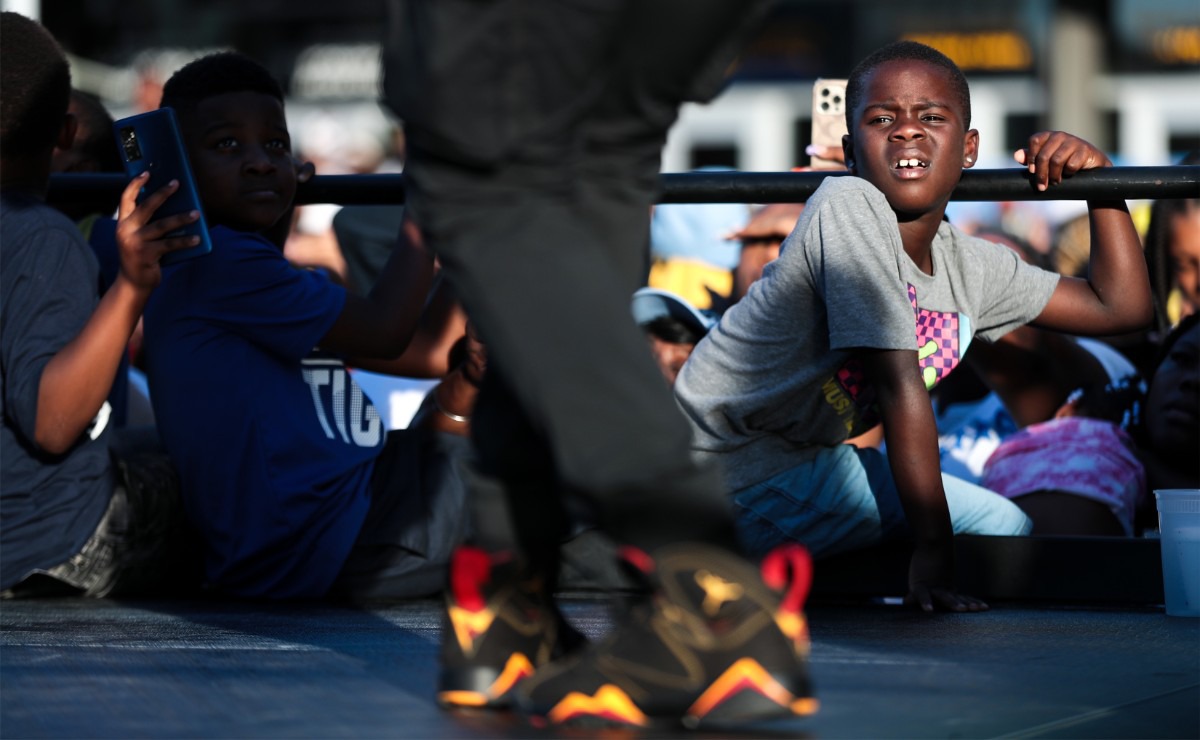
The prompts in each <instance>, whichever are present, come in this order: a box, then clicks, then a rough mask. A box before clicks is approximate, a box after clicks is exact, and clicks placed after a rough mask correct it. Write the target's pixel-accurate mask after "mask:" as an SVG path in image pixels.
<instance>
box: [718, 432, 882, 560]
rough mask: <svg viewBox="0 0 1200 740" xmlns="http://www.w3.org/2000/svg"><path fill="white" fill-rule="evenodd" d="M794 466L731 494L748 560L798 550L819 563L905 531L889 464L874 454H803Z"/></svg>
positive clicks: (840, 449)
mask: <svg viewBox="0 0 1200 740" xmlns="http://www.w3.org/2000/svg"><path fill="white" fill-rule="evenodd" d="M798 458H801V459H800V460H799V462H798V463H797V465H796V466H795V467H793V468H790V469H788V470H785V471H783V472H781V473H778V474H776V475H774V476H771V477H770V478H768V479H767V480H765V481H762V482H760V483H756V484H754V485H752V486H747V487H746V488H743V489H741V490H740V491H737V492H735V493H734V494H733V500H734V504H735V506H736V507H737V511H738V535H739V537H740V538H741V540H742V542H743V543H744V544H745V546H746V548H747V549H748V550H749V551H750V553H751V554H757V555H761V554H763V553H765V552H767V551H768V550H770V549H771V548H772V547H776V546H778V545H779V544H781V543H783V542H800V543H802V544H804V546H805V547H807V548H808V549H809V550H810V551H811V552H812V553H813V555H814V556H816V557H823V556H827V555H832V554H836V553H839V552H845V551H848V550H855V549H859V548H863V547H870V546H872V545H877V544H879V543H880V542H883V541H884V540H886V539H888V538H891V537H895V536H897V535H898V534H901V533H903V532H904V531H905V523H904V512H903V510H902V509H901V508H900V500H899V498H898V496H897V494H896V485H895V483H894V482H893V480H892V475H891V471H890V470H889V469H888V465H887V459H886V458H885V457H884V456H883V455H882V454H880V453H879V452H878V451H877V450H874V449H869V448H868V449H860V448H856V447H853V446H852V445H836V446H833V447H820V448H812V449H809V450H806V451H805V452H804V453H803V454H802V455H799V456H798Z"/></svg>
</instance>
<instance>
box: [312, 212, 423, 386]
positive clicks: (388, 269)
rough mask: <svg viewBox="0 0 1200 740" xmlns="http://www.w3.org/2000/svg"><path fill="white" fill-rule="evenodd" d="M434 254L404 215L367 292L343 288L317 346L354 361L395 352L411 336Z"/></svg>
mask: <svg viewBox="0 0 1200 740" xmlns="http://www.w3.org/2000/svg"><path fill="white" fill-rule="evenodd" d="M433 272H434V263H433V255H432V254H430V253H429V251H428V250H426V249H425V243H424V240H423V239H422V238H421V235H420V232H419V231H418V229H417V227H416V224H414V223H412V222H411V221H408V220H406V221H405V222H404V224H403V225H402V226H401V229H400V239H399V242H398V243H397V245H396V248H395V249H393V250H392V254H391V256H390V257H388V261H387V264H385V265H384V266H383V272H382V273H381V274H380V276H379V280H378V281H377V282H376V283H375V287H374V288H372V289H371V293H370V295H369V296H367V297H365V298H364V297H362V296H358V295H355V294H353V293H347V294H346V303H345V305H344V306H343V308H342V311H341V313H340V314H339V315H338V318H337V320H335V321H334V323H333V326H332V327H330V329H329V331H327V332H326V333H325V336H324V337H322V338H321V341H320V346H321V347H323V348H324V349H327V350H332V351H334V352H339V353H341V354H342V355H344V356H345V357H346V358H347V361H348V362H349V363H350V364H352V365H355V366H357V367H363V368H368V366H369V365H370V364H371V363H370V360H378V359H383V360H387V359H394V358H397V357H399V356H400V355H401V354H402V353H403V352H404V351H405V350H406V349H407V348H408V347H409V345H410V343H411V342H412V339H413V336H414V334H415V333H416V331H417V328H418V326H419V324H420V320H421V315H422V313H423V311H424V308H425V303H426V298H427V296H428V295H429V289H430V285H431V284H432V282H433Z"/></svg>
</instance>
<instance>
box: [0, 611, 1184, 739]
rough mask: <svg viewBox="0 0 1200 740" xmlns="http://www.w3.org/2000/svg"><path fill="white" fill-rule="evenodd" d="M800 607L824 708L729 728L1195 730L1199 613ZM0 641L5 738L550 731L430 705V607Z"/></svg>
mask: <svg viewBox="0 0 1200 740" xmlns="http://www.w3.org/2000/svg"><path fill="white" fill-rule="evenodd" d="M565 603H566V611H567V614H568V617H569V618H570V619H571V621H572V622H574V623H576V624H577V625H578V626H579V627H580V628H581V629H582V630H583V631H584V632H585V633H586V634H588V635H589V636H592V637H597V636H599V635H602V634H603V633H604V632H605V631H606V630H608V629H609V628H610V625H611V621H610V619H609V616H608V613H607V606H606V605H605V602H604V601H603V600H601V599H599V598H596V597H576V598H568V599H565ZM808 611H809V622H810V627H811V632H812V636H813V648H812V670H813V676H814V681H815V682H816V686H817V693H818V697H819V699H820V701H821V711H820V712H819V713H818V714H817V715H816V716H814V717H811V718H808V719H805V720H797V721H794V722H786V723H772V724H769V725H760V726H757V727H748V728H745V730H744V731H743V732H739V733H737V734H734V735H732V736H734V737H814V738H976V737H1055V738H1084V737H1087V738H1101V737H1143V738H1197V737H1200V620H1198V619H1181V618H1172V617H1167V616H1165V615H1164V614H1163V612H1162V608H1161V607H1148V608H1122V609H1099V608H1091V609H1089V608H1079V607H1071V608H1051V607H1031V606H1029V605H1027V604H1019V605H1017V604H1012V605H1006V604H1003V603H1000V604H995V605H994V607H993V609H992V610H991V611H990V612H986V613H983V614H972V615H949V614H940V615H934V616H926V615H921V614H918V613H916V612H913V611H909V610H907V609H905V608H902V607H899V606H891V605H885V604H872V603H818V604H814V605H811V606H810V608H809V610H808ZM0 630H2V631H0V735H2V736H3V737H4V738H31V737H70V738H101V737H121V738H142V737H153V738H168V737H170V738H175V737H195V738H275V737H289V738H290V737H319V738H336V737H356V738H393V737H396V738H452V737H547V736H553V735H554V733H551V732H547V731H539V730H535V729H534V728H532V727H530V726H528V725H526V724H525V723H524V722H523V721H521V720H520V719H519V718H517V717H514V716H511V715H507V714H481V715H458V714H449V713H445V712H442V711H440V710H438V709H437V707H436V706H435V705H434V703H433V687H434V681H435V678H436V674H437V645H438V639H439V629H438V607H437V604H436V603H435V602H433V601H423V602H416V603H413V602H409V603H403V604H377V605H373V606H371V607H367V608H351V607H338V606H330V605H312V604H304V605H262V604H246V603H233V602H222V601H203V600H196V601H183V600H177V601H167V600H163V601H95V600H83V599H75V598H65V599H36V600H16V601H4V602H0ZM561 734H562V735H565V736H574V737H579V736H580V734H579V733H574V734H572V733H561ZM637 736H641V737H674V736H679V737H684V736H686V737H715V736H716V735H712V734H706V733H696V732H686V731H683V730H680V731H678V732H666V733H664V732H647V733H639V734H638V735H637ZM721 736H722V737H730V736H731V734H730V733H721Z"/></svg>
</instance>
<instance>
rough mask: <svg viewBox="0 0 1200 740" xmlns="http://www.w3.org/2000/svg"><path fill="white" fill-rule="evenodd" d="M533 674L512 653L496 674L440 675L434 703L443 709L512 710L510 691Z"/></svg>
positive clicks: (478, 669)
mask: <svg viewBox="0 0 1200 740" xmlns="http://www.w3.org/2000/svg"><path fill="white" fill-rule="evenodd" d="M533 670H534V669H533V664H532V663H530V662H529V658H527V657H525V655H524V654H523V653H513V654H512V655H510V656H509V657H508V660H507V661H506V662H505V665H504V670H503V671H500V672H497V671H496V670H495V669H492V668H487V667H482V666H471V667H466V668H459V669H457V670H452V671H443V673H442V676H441V681H440V682H439V683H440V685H441V686H442V688H441V689H439V690H438V692H437V703H438V705H439V706H441V707H442V708H445V709H454V708H464V709H466V708H475V709H478V708H484V709H507V708H509V707H511V706H512V690H513V688H514V687H515V686H516V685H517V684H519V683H520V682H521V681H523V680H525V679H526V678H528V677H530V676H532V675H533Z"/></svg>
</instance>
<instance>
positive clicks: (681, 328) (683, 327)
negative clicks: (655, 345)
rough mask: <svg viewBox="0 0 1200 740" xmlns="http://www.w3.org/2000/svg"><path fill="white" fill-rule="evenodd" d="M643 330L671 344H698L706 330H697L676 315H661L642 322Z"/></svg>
mask: <svg viewBox="0 0 1200 740" xmlns="http://www.w3.org/2000/svg"><path fill="white" fill-rule="evenodd" d="M642 331H644V332H646V333H647V334H649V335H651V336H653V337H656V338H658V339H661V340H662V341H664V342H669V343H671V344H697V343H698V342H699V341H700V340H701V339H703V338H704V332H700V331H697V330H696V329H695V328H694V327H691V326H688V325H687V324H685V323H683V322H682V321H680V320H679V319H677V318H675V317H674V316H659V317H657V318H654V319H651V320H650V321H647V322H646V323H644V324H642Z"/></svg>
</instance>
